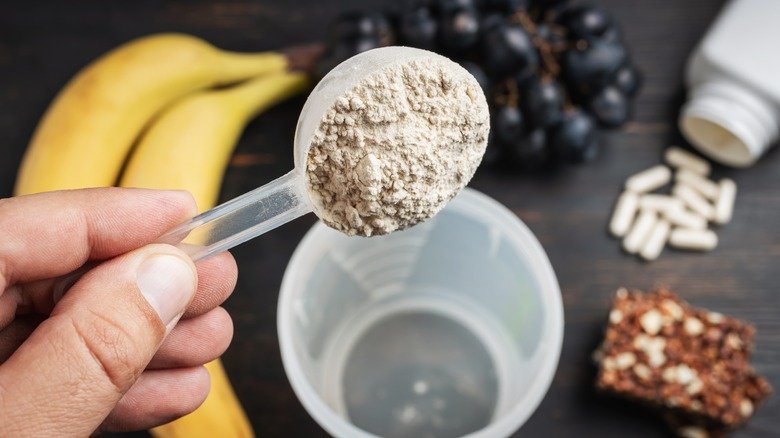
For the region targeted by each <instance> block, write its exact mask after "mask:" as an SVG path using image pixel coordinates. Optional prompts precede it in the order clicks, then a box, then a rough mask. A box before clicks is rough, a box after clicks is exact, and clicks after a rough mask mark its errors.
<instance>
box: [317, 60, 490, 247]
mask: <svg viewBox="0 0 780 438" xmlns="http://www.w3.org/2000/svg"><path fill="white" fill-rule="evenodd" d="M489 125H490V122H489V115H488V106H487V102H486V101H485V97H484V95H483V94H482V91H481V89H480V88H479V84H478V83H477V82H476V80H475V79H474V78H473V77H472V76H471V75H470V74H468V72H466V70H464V69H463V68H461V67H460V66H459V65H457V64H455V63H453V62H452V61H449V60H446V59H444V58H439V57H431V58H421V59H416V60H411V61H399V62H397V63H394V64H391V65H389V66H387V67H385V68H383V69H381V70H379V71H378V72H376V73H375V74H372V75H370V76H369V77H367V78H366V79H364V80H363V81H362V82H360V83H359V84H358V85H357V86H355V87H354V88H352V89H351V90H350V91H348V92H347V93H345V94H344V95H343V96H341V97H340V98H339V99H338V100H337V101H336V103H335V104H334V105H333V107H332V108H330V109H329V110H328V111H327V112H326V113H325V115H324V116H323V118H322V120H321V122H320V125H319V127H318V128H317V130H316V131H315V133H314V136H313V137H312V143H311V149H310V151H309V155H308V160H307V167H306V170H307V172H306V174H307V184H308V188H309V193H310V196H311V198H312V201H313V202H314V204H315V210H316V211H317V213H318V215H319V216H320V218H321V219H322V220H323V221H324V222H325V223H326V224H328V225H329V226H331V227H333V228H335V229H337V230H340V231H343V232H345V233H347V234H350V235H356V234H357V235H362V236H372V235H376V234H387V233H390V232H392V231H395V230H402V229H404V228H407V227H410V226H412V225H415V224H417V223H419V222H421V221H423V220H425V219H428V218H430V217H431V216H433V215H434V214H436V213H437V212H438V211H439V210H440V209H441V208H443V207H444V205H445V204H446V203H447V202H448V201H449V200H450V199H452V198H453V197H454V196H455V195H456V194H457V193H458V192H459V191H460V190H461V189H462V188H463V187H464V186H465V185H466V184H467V183H468V182H469V180H470V179H471V177H472V176H473V175H474V172H475V171H476V169H477V166H478V165H479V163H480V161H481V160H482V155H483V154H484V152H485V147H486V145H487V136H488V131H489V129H490V128H489Z"/></svg>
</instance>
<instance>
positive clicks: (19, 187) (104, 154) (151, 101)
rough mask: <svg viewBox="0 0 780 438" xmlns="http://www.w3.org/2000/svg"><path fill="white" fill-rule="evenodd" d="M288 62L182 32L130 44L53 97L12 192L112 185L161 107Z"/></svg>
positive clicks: (278, 56)
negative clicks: (224, 48) (228, 48)
mask: <svg viewBox="0 0 780 438" xmlns="http://www.w3.org/2000/svg"><path fill="white" fill-rule="evenodd" d="M287 66H288V62H287V58H286V56H285V55H283V54H281V53H273V52H266V53H255V54H242V53H232V52H224V51H221V50H219V49H217V48H216V47H214V46H212V45H210V44H209V43H207V42H205V41H203V40H201V39H199V38H196V37H193V36H188V35H183V34H159V35H152V36H148V37H144V38H140V39H137V40H134V41H130V42H128V43H126V44H124V45H122V46H120V47H118V48H116V49H114V50H112V51H111V52H109V53H107V54H105V55H103V56H102V57H100V58H98V59H97V60H96V61H94V62H93V63H92V64H90V65H88V66H87V67H86V68H84V69H83V70H82V71H81V72H79V73H78V74H77V75H76V76H75V77H74V78H73V79H72V80H71V81H70V82H69V83H68V84H67V85H66V86H65V88H64V89H63V90H62V91H61V92H60V93H59V95H58V96H57V97H56V98H55V99H54V101H53V102H52V104H51V105H50V107H49V108H48V110H47V111H46V114H45V115H44V117H43V119H42V120H41V122H40V124H39V125H38V127H37V129H36V131H35V134H34V135H33V138H32V141H31V143H30V146H29V147H28V149H27V153H26V155H25V157H24V160H23V161H22V166H21V170H20V173H19V177H18V180H17V182H16V188H15V191H16V193H18V194H22V193H36V192H42V191H48V190H58V189H68V188H82V187H94V186H111V185H113V184H114V183H115V182H116V179H117V177H118V174H119V172H120V170H121V167H122V163H123V162H124V158H125V157H126V155H127V154H128V152H129V150H130V147H131V146H132V144H133V142H134V141H135V139H136V138H137V137H138V135H139V134H140V133H141V131H142V130H143V128H144V126H146V125H147V124H148V122H149V121H150V119H152V117H153V116H154V115H155V114H156V113H157V112H158V111H159V110H160V109H161V108H163V107H165V106H167V105H169V104H170V103H171V102H173V101H175V100H177V99H178V98H180V97H182V96H185V95H187V94H190V93H192V92H193V91H196V90H200V89H204V88H208V87H211V86H215V85H222V84H230V83H234V82H238V81H242V80H245V79H248V78H250V77H256V76H258V75H261V74H265V73H269V72H279V71H284V70H285V69H286V68H287Z"/></svg>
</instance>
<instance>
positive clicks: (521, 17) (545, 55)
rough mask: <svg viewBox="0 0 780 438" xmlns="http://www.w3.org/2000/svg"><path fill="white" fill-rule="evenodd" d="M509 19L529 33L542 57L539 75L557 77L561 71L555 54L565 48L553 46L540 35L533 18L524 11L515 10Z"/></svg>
mask: <svg viewBox="0 0 780 438" xmlns="http://www.w3.org/2000/svg"><path fill="white" fill-rule="evenodd" d="M511 19H512V21H514V22H515V23H517V24H519V25H520V26H521V27H522V28H523V29H524V30H525V31H526V32H528V33H529V34H531V36H532V41H533V44H534V46H535V47H536V50H538V51H539V54H540V55H541V58H542V63H541V65H540V67H541V73H542V74H541V75H540V76H544V75H548V76H552V77H553V78H556V77H558V75H559V74H560V72H561V65H560V63H559V62H558V60H557V59H556V54H558V53H560V52H562V51H563V50H566V48H565V47H553V44H551V43H550V42H549V41H547V39H546V38H543V37H541V36H540V35H539V32H538V31H537V29H536V23H534V21H533V19H531V16H530V15H528V13H527V12H526V11H523V10H518V11H516V12H515V13H514V14H513V15H512V18H511Z"/></svg>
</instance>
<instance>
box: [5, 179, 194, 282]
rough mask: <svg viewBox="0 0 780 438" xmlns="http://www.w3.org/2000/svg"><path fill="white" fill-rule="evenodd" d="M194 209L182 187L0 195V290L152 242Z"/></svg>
mask: <svg viewBox="0 0 780 438" xmlns="http://www.w3.org/2000/svg"><path fill="white" fill-rule="evenodd" d="M195 213H196V206H195V201H194V200H193V198H192V195H190V194H189V193H187V192H184V191H163V190H147V189H125V188H113V187H112V188H99V189H82V190H68V191H61V192H48V193H40V194H35V195H27V196H20V197H16V198H8V199H2V200H0V293H2V291H3V290H5V288H6V287H8V286H10V285H12V284H15V283H22V282H29V281H34V280H40V279H43V278H50V277H56V276H60V275H64V274H67V273H69V272H71V271H73V270H74V269H77V268H78V267H80V266H81V265H83V264H84V263H86V262H87V261H89V260H100V259H106V258H110V257H114V256H117V255H119V254H124V253H126V252H128V251H130V250H133V249H135V248H138V247H141V246H143V245H145V244H147V243H151V242H153V241H154V240H156V239H157V238H158V237H160V236H161V235H162V234H163V233H165V232H166V231H168V230H169V229H170V228H172V227H173V226H175V225H177V224H179V223H181V222H182V221H184V220H185V219H186V218H188V217H191V216H193V215H194V214H195Z"/></svg>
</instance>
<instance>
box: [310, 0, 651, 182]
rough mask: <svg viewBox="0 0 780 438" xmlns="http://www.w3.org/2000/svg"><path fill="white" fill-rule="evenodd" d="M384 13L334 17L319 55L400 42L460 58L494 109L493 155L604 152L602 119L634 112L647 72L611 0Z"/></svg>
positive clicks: (456, 4) (496, 1)
mask: <svg viewBox="0 0 780 438" xmlns="http://www.w3.org/2000/svg"><path fill="white" fill-rule="evenodd" d="M402 3H403V6H400V7H396V9H395V10H392V11H389V12H384V13H378V12H377V13H363V12H350V13H346V14H343V15H341V16H340V17H339V18H338V19H337V20H336V21H335V22H334V23H332V24H331V26H330V31H329V44H328V50H327V52H326V54H325V55H324V56H323V58H322V59H321V60H320V63H319V65H318V73H319V74H320V75H324V74H326V73H327V72H328V71H330V70H331V69H332V68H333V67H335V66H336V65H338V64H339V63H340V62H342V61H344V60H346V59H347V58H349V57H351V56H353V55H356V54H358V53H360V52H364V51H366V50H370V49H373V48H376V47H382V46H388V45H394V44H400V45H406V46H411V47H418V48H421V49H427V50H432V51H435V52H438V53H441V54H442V55H445V56H448V57H450V58H452V59H454V60H456V61H457V62H459V63H460V64H461V65H462V66H463V67H464V68H465V69H466V70H468V71H469V72H470V73H471V74H472V75H474V77H475V78H476V79H477V81H478V82H479V84H480V85H481V86H482V89H483V91H484V92H485V95H486V96H487V98H488V102H489V104H490V107H491V112H492V117H491V119H492V127H491V138H490V142H489V145H488V150H487V152H486V154H485V158H484V161H483V162H484V163H485V164H488V165H491V166H502V167H507V166H508V167H509V168H512V169H517V168H521V169H541V168H547V167H549V166H550V165H553V164H560V163H582V162H586V161H589V160H591V159H593V158H594V157H595V156H596V155H597V154H598V149H599V143H598V139H597V135H596V130H597V126H599V125H600V126H602V127H608V128H612V127H618V126H621V125H622V124H624V123H625V122H626V121H627V120H628V119H629V117H630V113H631V99H632V98H633V97H634V96H635V95H636V93H637V92H638V90H639V88H640V85H641V75H640V73H639V72H638V71H637V69H636V67H635V66H634V65H633V64H632V63H631V60H630V59H629V56H628V51H627V49H626V47H625V45H624V44H623V42H622V40H621V36H620V30H619V29H618V26H617V24H616V23H615V22H614V20H613V19H612V17H611V16H610V15H609V14H608V13H607V12H606V11H605V10H604V9H602V8H600V7H598V6H595V5H590V4H569V2H567V1H566V0H411V1H406V2H402Z"/></svg>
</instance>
